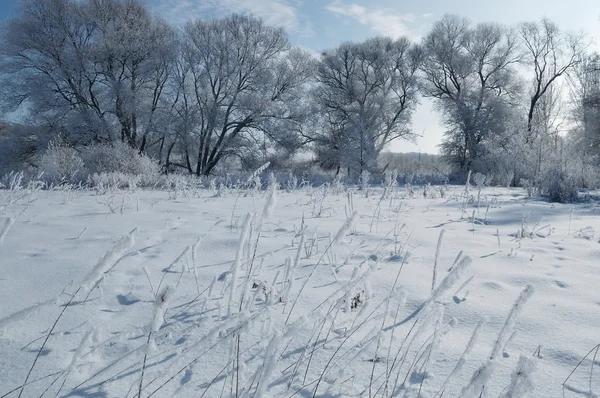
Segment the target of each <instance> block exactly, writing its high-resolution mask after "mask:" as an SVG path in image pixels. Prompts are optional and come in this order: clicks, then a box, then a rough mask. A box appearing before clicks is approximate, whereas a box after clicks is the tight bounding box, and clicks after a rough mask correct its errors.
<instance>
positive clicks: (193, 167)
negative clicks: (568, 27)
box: [0, 0, 600, 185]
mask: <svg viewBox="0 0 600 398" xmlns="http://www.w3.org/2000/svg"><path fill="white" fill-rule="evenodd" d="M586 43H587V39H586V38H585V36H584V35H582V34H572V33H567V32H563V31H561V30H560V29H559V28H558V27H557V25H555V24H554V23H552V22H551V21H549V20H546V19H544V20H541V21H539V22H527V23H523V24H520V25H518V26H502V25H500V24H496V23H480V24H472V23H470V22H469V21H468V20H466V19H464V18H461V17H459V16H455V15H446V16H444V17H443V18H442V19H441V20H439V21H437V22H435V23H434V24H433V27H432V28H431V30H430V31H429V32H428V33H427V34H426V35H425V37H423V39H422V40H421V41H420V42H418V43H415V42H412V41H411V40H409V39H408V38H397V39H393V38H388V37H376V38H372V39H368V40H365V41H363V42H359V43H351V42H350V43H343V44H341V45H339V46H338V47H337V48H334V49H330V50H326V51H323V52H322V53H321V54H320V55H319V56H318V57H316V56H314V55H312V54H310V53H308V52H306V51H303V50H301V49H299V48H296V47H294V46H292V45H291V43H290V40H289V37H288V35H287V33H286V32H285V30H284V29H283V28H277V27H272V26H269V25H267V24H266V23H265V22H264V21H262V20H261V19H260V18H256V17H253V16H246V15H230V16H227V17H225V18H221V19H211V20H192V21H189V22H188V23H187V24H185V25H184V26H183V27H182V28H175V27H172V26H170V25H169V24H167V23H166V22H165V21H163V20H162V19H160V18H159V17H157V16H155V15H153V14H152V13H151V12H150V11H149V10H148V9H147V8H146V7H145V6H144V5H143V4H142V3H140V2H139V1H136V0H81V1H76V0H25V1H23V2H22V3H21V6H20V9H19V11H18V13H17V15H16V16H15V17H14V18H12V19H11V20H9V21H8V22H7V23H6V24H5V25H4V26H3V27H2V32H1V42H0V51H1V54H2V59H1V61H0V62H1V65H0V67H1V70H2V71H3V73H2V76H1V77H0V78H1V79H2V86H3V90H2V98H1V104H2V110H3V112H5V113H8V112H11V111H14V110H16V109H19V110H20V112H21V114H22V115H24V116H22V119H23V122H22V123H21V125H20V126H14V125H12V126H10V125H5V126H3V127H0V140H2V141H1V142H2V147H3V148H4V152H2V153H0V155H3V156H4V158H5V159H9V158H10V162H11V163H12V164H13V165H14V164H25V163H27V162H29V163H32V164H34V163H35V160H34V159H35V156H36V154H38V153H40V152H43V150H44V148H46V147H47V146H48V143H49V142H52V140H55V139H56V138H57V137H60V139H61V140H62V141H63V142H66V143H68V145H71V146H73V147H74V148H78V147H85V146H90V145H94V144H107V143H109V144H110V143H114V142H121V143H123V144H126V145H128V146H130V147H132V148H135V149H136V150H137V151H139V152H140V153H144V154H147V155H148V156H151V157H153V158H155V159H156V160H157V161H158V162H160V164H161V165H162V167H163V168H164V169H165V170H182V171H185V172H189V173H192V174H196V175H198V176H203V175H204V176H206V175H210V174H214V173H216V172H218V171H219V170H223V169H226V168H227V167H231V166H232V165H238V166H241V167H244V168H252V167H256V166H257V165H260V164H262V163H264V162H265V161H267V160H270V161H272V162H273V163H274V164H277V165H279V166H281V167H289V166H290V164H289V163H290V159H291V158H292V157H293V155H294V154H296V153H298V152H301V151H307V150H308V151H310V152H311V153H312V154H313V158H314V162H315V164H317V165H318V166H319V167H321V168H322V169H324V170H328V171H332V172H335V173H344V174H347V175H349V176H350V177H352V178H354V177H357V176H359V175H361V173H362V172H363V171H377V170H379V169H381V165H380V163H381V162H378V159H380V154H381V153H382V151H384V150H385V149H386V148H387V147H388V146H389V143H390V142H391V141H392V140H396V139H411V138H413V137H414V133H413V132H412V129H411V118H412V114H413V112H414V110H415V108H416V106H417V105H418V103H419V101H420V99H421V98H424V97H427V98H431V99H433V101H434V104H435V106H436V109H437V111H438V112H439V113H440V115H441V116H442V119H443V125H444V127H445V132H444V139H443V142H442V144H441V146H440V153H441V155H442V158H443V160H444V161H445V162H446V163H447V164H448V165H449V166H450V167H451V170H452V175H453V177H454V178H457V179H460V178H461V177H463V178H464V176H466V174H467V172H468V171H472V172H480V173H483V174H486V175H488V176H490V178H492V179H493V182H494V183H502V184H512V185H518V184H521V183H522V182H523V181H538V180H540V179H542V178H544V176H545V173H548V172H550V171H552V172H556V171H557V170H558V171H559V172H561V173H566V172H567V171H573V170H574V171H573V172H576V174H577V178H578V184H579V185H590V184H592V183H593V182H592V181H593V178H592V176H594V175H597V173H596V171H597V167H598V166H599V165H600V160H599V155H600V58H599V56H598V54H596V53H592V52H590V51H588V46H587V44H586ZM566 131H569V134H567V135H565V134H563V133H564V132H566ZM0 152H1V150H0Z"/></svg>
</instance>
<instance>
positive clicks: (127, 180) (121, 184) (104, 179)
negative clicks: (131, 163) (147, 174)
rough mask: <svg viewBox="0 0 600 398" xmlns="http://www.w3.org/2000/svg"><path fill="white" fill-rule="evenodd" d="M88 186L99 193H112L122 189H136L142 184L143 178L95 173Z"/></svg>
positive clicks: (122, 174)
mask: <svg viewBox="0 0 600 398" xmlns="http://www.w3.org/2000/svg"><path fill="white" fill-rule="evenodd" d="M88 184H89V185H90V186H92V187H94V188H95V189H96V190H97V191H98V192H99V193H106V192H112V191H116V190H120V189H125V188H129V189H132V190H133V189H135V188H137V187H138V186H139V185H140V184H141V177H140V176H137V175H135V174H125V173H120V172H116V171H115V172H111V173H94V174H93V175H91V176H90V177H89V179H88Z"/></svg>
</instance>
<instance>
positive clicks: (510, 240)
mask: <svg viewBox="0 0 600 398" xmlns="http://www.w3.org/2000/svg"><path fill="white" fill-rule="evenodd" d="M463 191H464V187H450V188H448V190H447V191H446V192H444V195H443V196H444V197H441V196H440V192H439V188H433V189H431V190H429V192H428V194H427V197H424V195H423V190H422V189H415V191H414V195H412V197H410V196H409V195H407V192H406V190H405V189H404V188H399V189H396V190H393V191H390V190H388V191H387V192H386V195H385V196H384V195H383V194H384V192H383V189H382V188H373V189H372V190H371V191H370V193H369V195H368V196H367V195H365V192H363V191H357V190H354V189H350V190H348V191H343V190H340V189H339V187H338V188H334V187H329V188H324V187H321V188H311V189H303V190H298V191H295V192H286V191H283V190H279V191H277V192H276V194H273V193H272V192H271V191H263V192H246V191H226V192H221V195H220V196H216V195H215V192H213V191H212V190H199V191H181V192H173V191H171V192H166V191H136V192H123V191H121V192H114V193H106V194H102V195H98V194H96V193H94V192H90V191H66V192H61V191H34V192H33V193H31V194H28V193H27V192H26V191H7V190H5V191H0V236H2V238H0V241H1V243H0V303H1V304H0V397H18V396H21V397H40V396H47V397H53V396H73V397H137V396H138V394H139V392H140V389H141V396H142V397H148V396H154V397H171V396H176V397H203V396H204V397H221V396H223V397H228V396H265V397H267V396H270V397H292V396H299V397H311V396H340V397H351V396H380V397H381V396H407V397H417V396H419V394H421V396H423V397H436V396H437V397H441V396H443V397H459V396H461V397H479V396H486V397H498V396H506V397H520V396H524V395H525V393H526V392H527V391H529V390H530V388H531V387H533V388H535V389H534V390H533V392H531V393H529V394H527V396H532V397H560V396H563V394H564V395H565V396H567V397H569V396H572V397H575V396H589V397H591V396H598V394H599V393H600V368H598V369H594V368H593V365H592V363H593V358H594V357H595V355H596V351H593V350H592V349H593V348H594V347H597V344H598V343H600V334H599V333H598V331H599V330H600V262H599V259H600V243H599V239H600V207H598V203H597V202H593V201H592V202H591V203H588V204H576V205H556V204H550V203H547V202H544V201H541V200H534V199H528V198H527V197H526V195H525V192H524V191H523V190H522V189H506V188H484V189H483V190H482V191H481V193H480V194H478V191H477V190H476V189H475V188H471V191H470V193H469V196H470V199H471V200H469V201H468V203H466V202H465V198H464V192H463ZM273 195H275V198H273V197H272V196H273ZM478 196H479V201H478V200H477V198H478ZM273 199H276V201H274V200H273ZM354 211H356V215H355V216H353V212H354ZM5 220H10V221H5ZM12 221H14V223H13V222H12ZM11 224H12V225H11ZM442 232H443V236H442V238H441V239H440V235H441V233H442ZM438 243H439V244H440V245H439V246H438ZM461 251H462V252H463V255H461V256H460V258H458V256H459V253H461ZM436 253H437V254H439V259H437V257H438V256H437V255H436ZM470 260H472V261H470ZM436 262H437V267H436V266H435V264H436ZM435 268H437V272H435V274H436V275H435V281H434V269H435ZM432 285H433V288H434V290H433V292H432ZM479 324H480V326H479V327H478V325H479ZM476 330H477V332H476V333H474V332H475V331H476ZM590 350H592V351H591V353H590V355H589V356H588V357H587V358H586V359H585V360H584V361H583V362H581V364H580V365H579V367H577V365H578V364H579V362H580V360H581V359H582V358H583V357H584V356H585V355H586V354H587V353H588V352H590ZM599 361H600V355H599V356H597V357H596V365H600V363H599ZM574 369H576V371H575V372H574V373H573V374H572V375H571V376H570V377H569V375H570V373H571V372H572V371H573V370H574ZM568 377H569V380H568V381H567V383H566V388H563V382H564V381H565V380H566V379H567V378H568ZM531 383H532V385H531ZM23 384H25V386H24V387H23V388H20V387H21V386H23ZM482 390H483V391H484V392H483V394H482Z"/></svg>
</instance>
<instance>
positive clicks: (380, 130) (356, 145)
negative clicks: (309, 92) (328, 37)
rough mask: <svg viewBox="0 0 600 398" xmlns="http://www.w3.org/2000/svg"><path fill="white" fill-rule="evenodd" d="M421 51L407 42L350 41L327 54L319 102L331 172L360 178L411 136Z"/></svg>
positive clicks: (323, 156)
mask: <svg viewBox="0 0 600 398" xmlns="http://www.w3.org/2000/svg"><path fill="white" fill-rule="evenodd" d="M420 62H421V52H420V49H419V48H418V47H416V46H414V45H411V43H410V41H409V40H408V39H406V38H401V39H398V40H392V39H390V38H375V39H370V40H367V41H365V42H362V43H346V44H343V45H341V46H340V47H338V48H336V49H334V50H332V51H329V52H326V53H324V54H323V57H322V60H321V62H320V64H319V69H318V81H319V88H318V89H317V92H316V98H317V99H318V101H319V103H320V104H321V105H322V107H323V112H324V117H323V120H324V122H325V123H324V126H323V134H322V135H321V136H320V137H317V142H318V143H319V144H321V145H320V146H319V147H318V151H317V153H318V154H319V155H320V158H321V159H322V161H321V164H322V165H324V166H326V167H327V168H337V169H338V171H339V168H340V167H342V166H344V167H348V168H349V170H350V171H351V172H355V173H356V174H358V175H360V174H361V173H362V171H363V170H370V169H373V168H374V167H376V164H377V157H378V155H379V153H380V152H381V151H382V150H383V149H384V148H385V147H386V146H387V145H388V144H389V143H390V142H391V141H392V140H394V139H398V138H409V137H411V135H412V133H411V129H410V120H411V114H412V111H413V110H414V108H415V106H416V104H417V103H418V100H417V91H418V90H417V89H418V77H417V71H418V67H419V64H420Z"/></svg>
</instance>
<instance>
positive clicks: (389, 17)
mask: <svg viewBox="0 0 600 398" xmlns="http://www.w3.org/2000/svg"><path fill="white" fill-rule="evenodd" d="M327 10H329V11H331V12H332V13H334V14H336V15H338V16H343V17H348V18H352V19H355V20H356V21H358V22H359V23H360V24H362V25H366V26H369V27H370V28H371V30H373V31H375V32H377V33H378V34H380V35H384V36H391V37H394V38H397V37H400V36H406V37H409V38H411V39H413V40H416V39H418V38H419V36H418V34H416V33H415V32H413V31H412V30H411V29H410V28H409V27H408V26H407V23H412V22H414V21H415V17H414V15H412V14H398V13H395V12H394V11H393V10H390V9H383V8H380V9H374V8H372V7H371V8H367V7H363V6H361V5H358V4H345V3H343V2H342V1H341V0H334V1H333V2H332V3H330V4H329V5H328V6H327Z"/></svg>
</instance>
